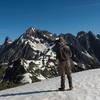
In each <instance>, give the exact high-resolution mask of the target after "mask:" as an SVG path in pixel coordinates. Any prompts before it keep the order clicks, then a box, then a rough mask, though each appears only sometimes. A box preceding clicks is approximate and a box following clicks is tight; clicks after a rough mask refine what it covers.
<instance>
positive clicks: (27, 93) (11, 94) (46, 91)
mask: <svg viewBox="0 0 100 100" xmlns="http://www.w3.org/2000/svg"><path fill="white" fill-rule="evenodd" d="M57 91H58V90H43V91H33V92H22V93H8V94H2V95H0V97H8V96H17V95H30V94H38V93H49V92H57Z"/></svg>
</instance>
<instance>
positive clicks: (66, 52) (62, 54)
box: [56, 42, 72, 61]
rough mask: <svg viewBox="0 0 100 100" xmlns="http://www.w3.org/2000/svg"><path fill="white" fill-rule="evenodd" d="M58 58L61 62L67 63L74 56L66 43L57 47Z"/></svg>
mask: <svg viewBox="0 0 100 100" xmlns="http://www.w3.org/2000/svg"><path fill="white" fill-rule="evenodd" d="M56 48H57V49H56V58H57V59H58V60H59V61H66V60H68V59H70V57H71V56H72V52H71V50H70V48H69V46H67V45H66V44H65V43H63V42H61V43H58V44H57V45H56Z"/></svg>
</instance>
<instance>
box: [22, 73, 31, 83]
mask: <svg viewBox="0 0 100 100" xmlns="http://www.w3.org/2000/svg"><path fill="white" fill-rule="evenodd" d="M23 77H24V78H23V79H22V80H21V82H22V83H32V80H31V78H30V77H32V75H31V74H30V73H26V74H24V75H23Z"/></svg>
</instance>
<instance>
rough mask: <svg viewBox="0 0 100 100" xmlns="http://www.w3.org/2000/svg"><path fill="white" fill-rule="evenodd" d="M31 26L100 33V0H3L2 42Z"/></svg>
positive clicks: (0, 18) (0, 5) (0, 12)
mask: <svg viewBox="0 0 100 100" xmlns="http://www.w3.org/2000/svg"><path fill="white" fill-rule="evenodd" d="M28 27H35V28H39V29H42V30H48V31H50V32H53V33H57V34H59V33H67V32H70V33H72V34H76V33H77V32H78V31H82V30H84V31H89V30H91V31H93V32H94V33H100V0H0V43H2V42H3V41H4V38H5V36H9V37H11V38H12V39H16V38H18V37H19V36H20V35H21V34H22V33H23V32H25V30H26V29H27V28H28Z"/></svg>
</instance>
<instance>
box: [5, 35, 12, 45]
mask: <svg viewBox="0 0 100 100" xmlns="http://www.w3.org/2000/svg"><path fill="white" fill-rule="evenodd" d="M12 42H13V41H12V40H11V39H10V38H9V37H8V36H7V37H6V38H5V42H4V45H9V44H11V43H12Z"/></svg>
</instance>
